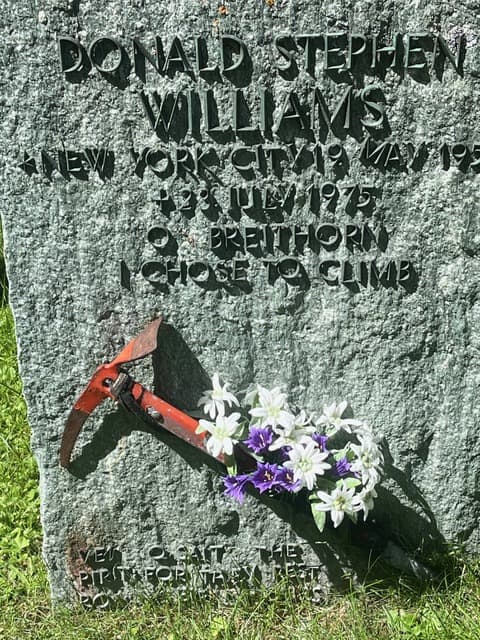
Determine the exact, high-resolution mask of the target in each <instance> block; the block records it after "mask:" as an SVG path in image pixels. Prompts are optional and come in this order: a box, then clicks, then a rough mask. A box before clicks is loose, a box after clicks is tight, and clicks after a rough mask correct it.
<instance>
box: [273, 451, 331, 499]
mask: <svg viewBox="0 0 480 640" xmlns="http://www.w3.org/2000/svg"><path fill="white" fill-rule="evenodd" d="M329 455H330V454H329V452H328V451H320V449H319V448H318V446H317V445H316V443H315V442H314V441H313V440H312V439H310V442H308V444H305V445H304V444H293V445H292V448H291V449H290V451H289V452H288V456H289V458H290V459H289V460H287V461H286V462H284V463H283V466H284V467H286V468H287V469H291V470H292V471H293V479H294V481H295V482H297V481H300V482H301V485H302V486H305V487H307V489H309V490H310V491H311V490H312V489H313V486H314V484H315V482H316V481H317V476H323V474H324V473H325V471H326V470H327V469H330V468H331V465H330V464H328V462H325V460H326V458H328V456H329Z"/></svg>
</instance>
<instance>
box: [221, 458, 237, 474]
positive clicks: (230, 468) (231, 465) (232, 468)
mask: <svg viewBox="0 0 480 640" xmlns="http://www.w3.org/2000/svg"><path fill="white" fill-rule="evenodd" d="M224 459H225V466H226V467H227V473H228V475H229V476H235V475H237V462H236V460H235V456H228V455H227V454H225V456H224Z"/></svg>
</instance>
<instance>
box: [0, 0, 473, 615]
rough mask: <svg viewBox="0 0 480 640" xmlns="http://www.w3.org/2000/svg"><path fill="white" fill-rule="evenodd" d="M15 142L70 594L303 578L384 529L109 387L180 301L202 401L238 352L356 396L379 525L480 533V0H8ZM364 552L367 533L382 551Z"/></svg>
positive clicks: (5, 34)
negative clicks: (342, 531) (85, 392)
mask: <svg viewBox="0 0 480 640" xmlns="http://www.w3.org/2000/svg"><path fill="white" fill-rule="evenodd" d="M4 5H5V6H4V8H3V15H2V26H1V29H2V40H1V51H2V57H1V65H2V77H3V91H2V98H1V100H2V127H1V148H2V160H3V162H2V166H3V180H2V192H3V206H2V222H3V225H4V230H5V235H6V253H7V266H8V276H9V279H10V283H11V303H12V306H13V310H14V314H15V319H16V327H17V336H18V345H19V358H20V365H21V373H22V377H23V381H24V385H25V396H26V399H27V403H28V407H29V419H30V423H31V426H32V433H33V436H32V446H33V450H34V453H35V455H36V458H37V460H38V464H39V467H40V476H41V497H42V522H43V527H44V533H45V538H44V550H43V551H44V557H45V561H46V563H47V566H48V570H49V575H50V581H51V587H52V594H53V598H54V599H55V600H57V601H59V600H64V601H72V600H74V599H77V598H80V600H81V601H82V602H84V603H85V604H86V605H87V606H98V607H105V606H109V605H110V604H111V603H112V602H113V601H114V600H115V599H116V598H125V597H130V596H132V595H134V594H136V593H141V592H145V591H147V592H148V591H149V590H150V591H151V590H153V589H155V588H157V587H158V586H159V585H162V584H167V585H171V586H174V587H175V588H178V589H182V588H187V587H189V586H192V585H193V586H194V588H196V589H199V590H201V589H208V588H210V587H212V586H216V585H219V586H220V585H221V586H222V587H224V588H225V587H226V588H229V587H232V588H233V587H235V586H236V585H238V584H240V583H244V584H250V585H251V584H254V583H255V581H257V580H263V581H265V582H268V581H271V580H272V579H274V577H275V575H277V574H278V573H283V571H284V570H285V567H287V570H288V571H289V572H290V573H291V574H292V575H297V576H298V577H299V578H300V579H301V580H305V581H308V582H309V583H310V584H311V586H312V593H313V597H316V594H319V593H320V592H321V591H322V590H323V589H324V588H325V587H327V586H328V584H332V583H333V584H338V583H339V582H340V581H341V579H342V576H343V575H344V574H345V573H350V574H358V573H360V572H361V567H362V562H363V561H364V560H365V559H366V558H367V557H368V550H365V552H364V553H363V552H362V551H358V550H357V551H355V552H354V551H352V549H351V548H350V547H347V546H346V545H345V544H342V543H341V542H337V538H336V537H335V535H334V534H333V533H331V532H327V533H325V534H324V535H323V536H318V534H317V535H316V534H315V532H314V531H313V530H312V529H311V523H310V522H309V521H308V519H307V518H305V517H304V516H303V515H302V514H298V513H295V512H292V511H289V510H288V508H287V507H285V505H284V504H283V503H278V501H277V502H276V501H271V500H268V499H265V500H263V501H260V500H258V499H256V498H254V497H253V496H249V497H247V499H246V502H245V504H244V505H243V506H242V507H238V506H237V505H236V504H235V503H234V502H232V501H231V500H230V499H229V498H227V497H225V496H224V495H223V491H222V483H221V481H220V478H219V475H218V473H217V472H216V471H215V470H213V469H211V468H210V467H209V465H208V464H206V462H205V460H204V459H203V458H199V457H198V456H197V455H196V453H195V451H194V450H191V449H189V448H188V447H187V446H184V445H182V444H179V443H178V442H177V441H175V439H173V438H168V437H163V436H161V435H159V434H158V433H156V432H154V431H153V430H152V429H150V428H149V427H148V426H147V425H145V424H143V423H142V422H141V421H138V420H135V419H133V418H131V417H130V416H128V415H127V414H126V413H125V412H124V411H123V410H122V409H121V408H115V406H113V405H108V406H107V405H106V404H104V405H103V406H102V407H101V409H99V410H98V411H97V412H96V413H95V415H94V416H93V417H91V418H90V419H89V421H88V422H87V423H86V425H85V427H84V429H83V431H82V433H81V436H80V438H79V441H78V443H77V446H76V449H75V455H74V461H73V464H72V466H71V468H70V469H69V470H68V471H67V470H65V469H62V468H60V466H59V461H58V456H59V446H60V439H61V434H62V431H63V427H64V423H65V420H66V417H67V415H68V413H69V410H70V408H71V406H72V404H73V402H74V400H75V398H76V397H77V396H78V394H79V393H80V391H81V390H82V388H83V387H84V386H85V384H86V382H87V381H88V379H89V378H90V376H91V374H92V372H93V370H94V369H95V367H96V366H97V365H98V364H100V363H101V362H103V361H106V360H111V359H112V358H113V357H114V356H115V355H116V354H117V353H118V351H119V350H120V348H121V347H122V345H123V344H124V341H125V340H126V339H129V338H131V337H133V336H134V335H136V334H137V333H138V332H139V331H140V330H141V329H142V328H143V327H144V326H145V325H146V324H147V323H148V322H149V321H150V320H152V319H153V318H155V317H158V316H159V315H162V316H163V317H164V325H163V327H162V329H161V331H160V333H159V336H158V349H157V352H156V353H155V355H154V357H153V360H148V361H145V362H144V363H143V364H142V365H141V366H140V368H139V370H138V371H137V373H138V375H137V377H138V378H140V379H142V380H143V381H144V382H145V384H146V385H147V386H150V387H151V388H153V389H155V391H156V392H157V393H158V394H160V395H162V397H164V398H166V399H167V400H169V401H170V402H172V403H173V404H175V405H176V406H178V407H180V408H183V409H186V410H191V409H194V408H195V406H196V402H197V400H198V397H199V395H200V393H201V392H202V391H203V390H204V389H205V388H208V386H209V379H210V377H211V376H212V375H213V373H214V372H216V371H218V372H220V373H221V375H222V376H223V378H224V379H226V380H228V381H230V382H231V383H232V384H233V387H234V388H236V389H241V388H245V387H247V386H248V385H249V384H251V383H252V382H256V383H260V384H264V385H266V386H273V385H275V384H277V385H282V386H283V387H284V389H285V390H286V391H288V394H289V396H290V398H291V399H292V400H293V401H294V402H296V403H297V404H298V405H299V406H301V407H304V408H306V409H308V410H310V411H313V410H321V407H322V405H323V404H324V403H326V402H329V401H332V400H334V399H337V400H340V399H343V398H346V399H348V400H349V401H350V404H351V405H352V406H353V407H354V409H355V413H356V415H357V416H358V417H361V418H364V419H367V420H368V421H369V422H370V423H371V424H372V425H373V426H374V428H375V429H376V430H377V431H378V432H381V433H382V434H383V435H384V437H385V442H386V443H387V445H388V451H389V455H388V458H387V465H386V471H387V476H388V478H387V480H386V481H385V485H384V486H385V488H384V490H383V492H382V494H381V495H380V498H379V503H378V507H377V509H376V527H377V529H376V531H377V532H381V533H380V535H379V536H378V535H377V537H382V536H385V537H386V536H388V537H390V538H391V539H392V540H395V541H396V544H398V545H403V546H404V547H405V548H407V549H409V550H410V551H412V550H414V549H416V548H419V547H420V546H421V545H422V544H423V545H424V544H425V543H426V542H427V543H430V542H431V543H437V542H440V541H442V540H453V541H462V542H465V543H466V544H467V546H468V548H470V549H477V550H478V548H479V542H480V540H479V528H478V521H479V507H478V501H477V498H478V483H477V481H476V479H477V473H478V465H479V463H478V455H477V451H478V448H479V444H480V443H479V439H480V437H479V431H478V422H479V418H480V416H479V413H480V411H479V409H478V403H477V402H476V395H477V386H478V383H479V381H480V367H479V364H478V356H479V352H480V288H479V282H480V278H479V275H480V268H479V261H478V255H479V251H480V212H479V207H478V200H477V197H476V191H475V189H476V185H477V184H478V175H477V174H478V171H479V168H480V136H479V130H478V114H477V110H476V100H477V98H478V95H479V89H480V87H479V82H480V80H479V78H480V71H479V60H480V57H479V46H478V42H477V38H478V36H477V34H479V33H480V25H479V24H478V23H479V17H478V12H477V11H476V8H475V6H474V4H473V3H471V2H467V1H461V2H455V3H453V2H452V3H444V2H439V1H436V0H435V1H432V2H425V1H424V0H415V1H412V2H407V3H404V2H399V1H397V0H395V1H393V2H390V3H373V2H366V1H365V0H362V1H361V2H360V1H358V2H348V3H347V2H344V1H342V0H338V1H333V2H331V3H328V4H325V3H323V2H312V1H311V0H309V1H308V2H307V1H302V0H267V1H264V0H244V1H242V2H234V1H232V2H225V4H219V3H218V2H212V1H210V0H189V1H188V2H184V1H183V0H179V1H178V2H175V3H174V2H168V1H167V0H163V1H160V0H146V1H143V0H130V1H127V0H118V1H116V2H111V3H108V8H107V7H106V5H105V3H104V2H100V1H99V0H76V1H67V0H41V1H40V2H37V3H35V8H34V7H33V5H32V3H30V2H26V0H17V1H16V2H6V3H4ZM362 553H363V555H362Z"/></svg>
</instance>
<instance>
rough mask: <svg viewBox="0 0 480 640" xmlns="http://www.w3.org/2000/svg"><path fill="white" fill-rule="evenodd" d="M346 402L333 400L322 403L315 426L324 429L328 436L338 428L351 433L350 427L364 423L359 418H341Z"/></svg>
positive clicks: (353, 427) (360, 425) (356, 426)
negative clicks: (321, 410) (326, 403)
mask: <svg viewBox="0 0 480 640" xmlns="http://www.w3.org/2000/svg"><path fill="white" fill-rule="evenodd" d="M347 404H348V403H347V401H346V400H344V401H343V402H340V404H337V403H336V402H333V403H332V404H331V405H324V407H323V413H322V415H321V416H320V417H319V418H317V419H316V420H315V424H316V425H317V427H321V429H320V430H322V428H323V429H325V432H326V434H327V435H330V436H331V435H333V434H334V433H336V432H337V431H339V430H340V429H343V430H344V431H346V432H347V433H351V432H352V429H355V428H358V427H362V426H363V424H364V423H363V422H362V421H361V420H354V419H353V418H342V416H343V414H344V413H345V409H346V408H347Z"/></svg>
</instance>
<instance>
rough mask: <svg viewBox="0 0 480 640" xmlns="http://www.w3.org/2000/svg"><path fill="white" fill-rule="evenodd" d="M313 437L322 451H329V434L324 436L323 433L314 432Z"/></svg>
mask: <svg viewBox="0 0 480 640" xmlns="http://www.w3.org/2000/svg"><path fill="white" fill-rule="evenodd" d="M312 439H313V440H314V441H315V442H316V443H317V444H318V446H319V447H320V449H321V450H322V451H327V440H328V436H324V435H322V434H321V433H312Z"/></svg>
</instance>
